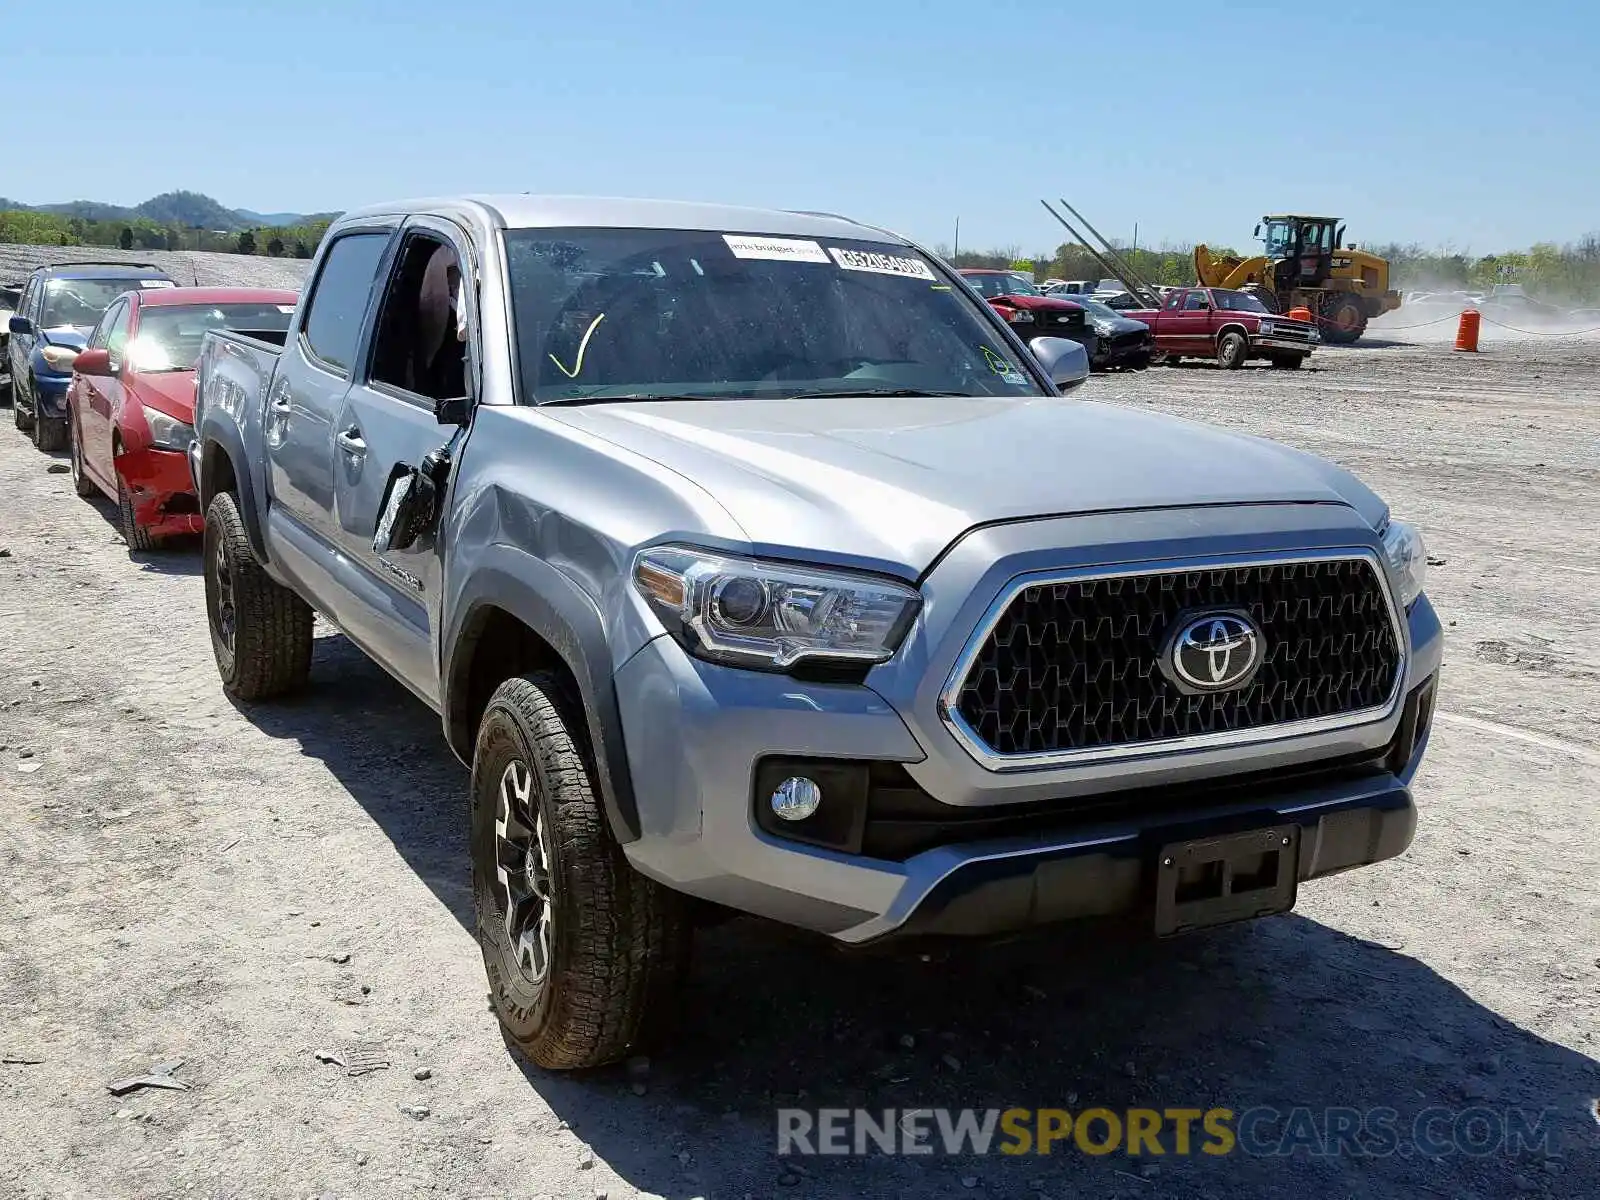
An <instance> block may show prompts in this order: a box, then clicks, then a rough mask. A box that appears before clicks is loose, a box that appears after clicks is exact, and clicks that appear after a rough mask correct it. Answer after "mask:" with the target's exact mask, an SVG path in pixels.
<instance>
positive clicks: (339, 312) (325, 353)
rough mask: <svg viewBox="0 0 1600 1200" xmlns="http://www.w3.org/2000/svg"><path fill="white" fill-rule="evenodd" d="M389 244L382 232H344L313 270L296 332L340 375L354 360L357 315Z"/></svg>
mask: <svg viewBox="0 0 1600 1200" xmlns="http://www.w3.org/2000/svg"><path fill="white" fill-rule="evenodd" d="M388 244H389V235H388V234H387V233H351V234H346V235H345V236H344V237H341V238H340V239H339V240H338V241H336V242H334V243H333V245H332V246H330V247H329V248H328V254H327V257H326V258H325V259H323V262H322V270H321V271H320V272H318V274H317V281H316V284H315V285H314V290H313V291H312V293H311V308H310V310H309V311H308V312H307V313H306V322H305V328H304V329H302V330H301V333H302V336H304V337H305V339H306V344H307V345H308V346H310V347H311V352H312V353H313V354H315V355H316V356H317V357H318V358H319V359H321V360H322V361H323V362H324V363H326V364H327V365H328V366H330V367H333V368H335V369H336V370H338V371H342V372H344V373H345V374H348V373H349V372H350V368H351V366H352V365H353V364H354V362H355V358H356V344H357V343H358V342H359V341H360V340H361V318H362V317H363V316H365V315H366V311H367V298H368V297H369V296H370V295H371V293H372V287H373V284H374V283H375V282H376V280H377V277H378V261H379V260H380V259H381V258H382V257H383V251H384V247H386V246H387V245H388Z"/></svg>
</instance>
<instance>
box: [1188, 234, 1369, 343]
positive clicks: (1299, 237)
mask: <svg viewBox="0 0 1600 1200" xmlns="http://www.w3.org/2000/svg"><path fill="white" fill-rule="evenodd" d="M1263 230H1265V232H1263ZM1255 236H1256V237H1257V238H1258V239H1260V241H1261V242H1262V243H1264V245H1265V247H1266V253H1265V254H1258V255H1256V256H1255V257H1254V258H1238V257H1235V256H1234V255H1231V254H1229V255H1215V254H1212V253H1211V251H1210V250H1209V249H1208V248H1207V247H1205V246H1196V247H1195V248H1194V270H1195V275H1196V276H1197V277H1198V278H1199V280H1200V284H1201V286H1203V287H1219V288H1234V289H1236V290H1238V291H1242V292H1250V293H1252V294H1253V295H1254V296H1255V297H1256V298H1257V299H1259V300H1260V301H1261V302H1262V303H1263V304H1265V305H1266V306H1267V307H1268V308H1270V309H1272V310H1273V311H1274V312H1288V311H1289V309H1291V308H1308V309H1310V310H1311V313H1312V315H1313V316H1314V317H1316V318H1317V326H1318V327H1319V328H1320V329H1321V330H1322V336H1323V338H1324V340H1326V341H1330V342H1341V343H1347V342H1353V341H1355V340H1356V339H1357V338H1358V337H1360V336H1361V334H1362V333H1363V332H1364V331H1365V330H1366V328H1367V322H1368V321H1369V320H1370V319H1372V318H1373V317H1376V316H1381V315H1382V314H1383V313H1386V312H1392V311H1393V310H1395V309H1397V308H1399V307H1400V293H1399V292H1396V291H1392V290H1390V287H1389V263H1388V261H1387V260H1386V259H1382V258H1379V257H1378V256H1377V255H1376V254H1368V253H1367V252H1366V251H1365V250H1358V249H1356V247H1355V246H1353V245H1352V246H1346V245H1345V243H1344V226H1343V225H1342V224H1341V223H1340V221H1339V218H1338V217H1302V216H1293V215H1280V216H1270V217H1262V218H1261V222H1260V224H1258V225H1257V226H1256V231H1255Z"/></svg>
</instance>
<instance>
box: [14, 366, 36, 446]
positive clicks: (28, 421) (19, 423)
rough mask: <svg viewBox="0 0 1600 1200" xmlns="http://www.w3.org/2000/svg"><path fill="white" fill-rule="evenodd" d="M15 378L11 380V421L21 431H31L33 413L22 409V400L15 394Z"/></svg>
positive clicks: (16, 389) (16, 390)
mask: <svg viewBox="0 0 1600 1200" xmlns="http://www.w3.org/2000/svg"><path fill="white" fill-rule="evenodd" d="M17 392H18V388H17V385H16V380H14V379H13V380H12V382H11V422H12V424H14V425H15V426H16V427H17V428H18V429H19V430H21V431H22V432H23V433H32V432H33V414H32V413H31V412H23V411H22V402H21V400H20V398H19V397H18V395H17Z"/></svg>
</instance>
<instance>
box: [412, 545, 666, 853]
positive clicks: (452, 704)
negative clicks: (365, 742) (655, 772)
mask: <svg viewBox="0 0 1600 1200" xmlns="http://www.w3.org/2000/svg"><path fill="white" fill-rule="evenodd" d="M474 560H475V561H473V562H472V563H471V565H470V567H468V568H467V572H468V574H467V580H466V582H465V584H464V585H463V586H462V588H461V591H460V593H459V594H457V595H454V596H452V597H451V598H450V600H449V604H448V611H449V612H450V614H451V616H450V619H449V621H448V622H447V623H446V626H445V628H444V631H443V636H442V637H441V639H440V641H441V644H440V660H441V669H440V673H439V680H440V709H441V711H442V712H443V713H444V722H445V735H446V737H447V738H448V739H449V742H450V745H451V748H452V749H453V750H454V751H455V752H456V755H457V756H458V757H459V758H460V759H461V760H462V761H463V762H465V763H467V764H468V765H470V764H471V762H472V755H473V744H474V742H475V741H476V738H477V731H476V730H474V729H471V728H469V721H468V705H469V703H470V696H469V691H470V688H469V686H468V684H469V680H470V678H471V671H472V661H473V650H474V648H475V647H476V645H477V642H478V640H479V638H480V636H481V635H482V632H483V630H484V628H485V626H486V624H487V620H488V616H489V613H490V612H491V611H492V610H495V609H499V610H501V611H502V612H505V613H507V614H508V615H510V616H511V617H513V618H515V619H516V620H517V621H519V622H521V623H522V624H523V625H524V626H526V627H527V628H528V629H529V630H531V631H532V632H533V633H534V634H535V635H537V636H538V637H539V638H540V639H541V640H542V641H543V642H544V643H545V645H547V646H549V647H550V649H551V650H552V651H554V653H555V655H556V656H557V657H558V658H559V659H560V660H561V662H562V663H563V664H565V666H566V668H567V671H568V672H569V673H570V674H571V676H572V678H573V679H574V680H575V681H576V683H577V687H578V696H577V697H576V698H577V699H578V700H579V702H580V703H581V704H582V705H583V714H584V720H585V722H586V724H587V726H588V734H589V744H590V746H591V747H592V748H593V751H594V763H595V771H596V774H597V775H598V777H599V784H600V801H601V804H602V806H603V807H604V809H605V815H606V822H607V824H608V825H609V826H610V827H611V832H612V835H613V836H614V837H615V838H616V839H617V841H618V842H619V843H622V844H626V843H628V842H634V841H637V840H638V839H639V835H640V827H639V808H638V803H637V800H636V798H635V796H634V791H633V779H632V776H631V774H630V773H629V767H628V755H627V749H626V746H625V745H624V742H623V732H622V710H621V708H620V707H619V705H618V704H617V692H616V682H615V679H614V677H613V672H612V661H611V646H610V642H609V640H608V639H607V637H606V630H605V623H604V621H603V620H602V617H601V614H600V610H599V609H598V608H597V607H596V606H595V604H594V601H593V600H592V599H591V598H590V597H589V596H588V595H587V594H585V593H584V592H582V591H580V590H579V588H578V587H577V585H576V584H574V583H573V582H572V580H571V579H570V578H568V577H567V576H566V575H564V574H562V573H561V572H560V571H558V570H556V569H555V568H554V567H552V566H551V565H550V564H549V563H548V562H546V561H545V560H543V559H541V558H538V557H536V556H534V555H532V554H529V553H527V552H526V551H524V550H520V549H518V548H517V547H515V546H510V545H506V544H505V543H503V542H497V543H494V544H492V545H489V546H486V547H484V549H483V551H482V553H481V554H480V555H475V556H474Z"/></svg>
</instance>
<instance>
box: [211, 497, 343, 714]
mask: <svg viewBox="0 0 1600 1200" xmlns="http://www.w3.org/2000/svg"><path fill="white" fill-rule="evenodd" d="M204 546H205V549H204V553H205V583H206V623H207V625H208V626H209V627H210V630H211V649H212V653H213V654H214V655H215V657H216V660H217V673H218V674H219V675H221V676H222V688H223V690H224V691H225V692H227V693H228V695H230V696H232V697H234V698H235V699H236V700H246V701H249V700H270V699H272V698H273V697H275V696H284V695H287V694H289V693H290V692H294V691H298V690H299V689H300V688H302V687H304V686H305V683H306V679H307V677H308V676H309V675H310V673H311V637H312V624H313V621H314V619H315V618H314V616H313V614H312V611H311V607H310V605H308V604H307V603H306V602H305V601H304V600H302V599H300V597H299V596H297V595H295V594H294V593H293V592H291V591H290V590H289V589H288V588H286V587H284V586H283V585H282V584H279V583H278V582H276V581H275V580H274V579H273V578H272V577H271V576H270V575H268V574H267V573H266V570H265V569H264V568H263V567H262V566H261V563H260V562H259V561H257V559H256V555H255V551H254V550H252V549H251V548H250V537H249V535H248V534H247V533H246V532H245V528H244V519H243V518H242V517H241V516H240V515H239V503H238V501H237V500H236V499H235V498H234V496H233V493H232V492H218V493H217V494H216V495H215V496H213V497H212V498H211V504H210V505H209V506H208V507H207V509H206V528H205V535H204ZM219 556H220V557H219ZM222 562H225V563H226V566H227V570H228V573H229V583H230V585H231V589H232V596H233V644H232V646H229V645H228V644H227V642H226V639H225V638H224V637H223V635H222V634H221V632H219V629H220V626H219V615H220V614H219V607H218V606H219V600H220V596H221V593H222V589H223V585H222V580H221V578H220V575H219V565H220V564H221V563H222Z"/></svg>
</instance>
